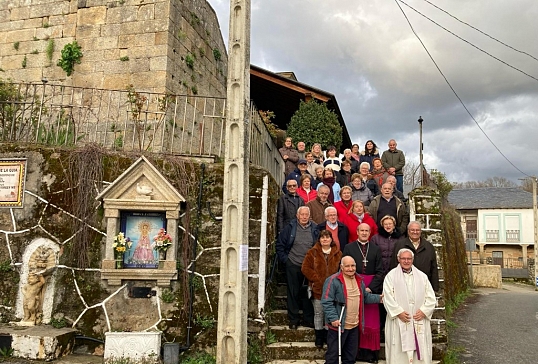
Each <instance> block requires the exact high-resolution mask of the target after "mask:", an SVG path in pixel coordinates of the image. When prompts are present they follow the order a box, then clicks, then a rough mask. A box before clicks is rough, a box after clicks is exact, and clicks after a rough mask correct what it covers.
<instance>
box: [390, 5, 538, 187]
mask: <svg viewBox="0 0 538 364" xmlns="http://www.w3.org/2000/svg"><path fill="white" fill-rule="evenodd" d="M394 1H395V2H396V5H398V8H399V9H400V11H401V12H402V14H403V16H404V17H405V20H406V21H407V24H409V27H410V28H411V31H412V32H413V34H414V35H415V37H417V39H418V41H419V42H420V44H421V45H422V47H423V48H424V50H425V51H426V53H427V54H428V57H430V59H431V61H432V62H433V64H434V65H435V67H436V68H437V70H438V71H439V73H440V74H441V76H442V77H443V78H444V80H445V82H446V84H447V85H448V87H450V89H451V90H452V92H453V93H454V95H455V96H456V98H457V99H458V101H459V102H460V103H461V105H462V106H463V108H464V109H465V111H466V112H467V114H469V116H470V117H471V119H473V121H474V122H475V124H476V126H478V129H480V131H481V132H482V134H484V136H485V137H486V138H487V139H488V140H489V142H490V143H491V145H493V146H494V147H495V149H497V151H498V152H499V153H500V154H501V155H502V156H503V158H504V159H506V161H507V162H508V163H510V164H511V165H512V167H514V168H515V169H516V170H517V171H519V172H520V173H521V174H523V175H525V176H527V177H531V176H530V175H528V174H527V173H525V172H523V171H522V170H521V169H519V168H518V167H517V166H516V165H515V164H514V163H512V161H511V160H510V159H508V157H507V156H506V155H504V153H503V152H502V151H501V150H500V149H499V147H497V145H495V143H494V142H493V140H491V138H490V137H489V136H488V134H487V133H486V132H485V131H484V129H482V127H481V126H480V124H478V121H476V119H475V118H474V116H473V114H471V112H470V111H469V109H468V108H467V106H466V105H465V103H464V102H463V100H462V99H461V98H460V97H459V95H458V93H457V92H456V90H455V89H454V87H452V85H451V84H450V82H449V81H448V79H447V78H446V76H445V74H444V73H443V71H441V68H439V66H438V65H437V62H435V59H433V56H432V55H431V53H430V51H428V48H426V45H425V44H424V42H423V41H422V39H421V38H420V36H419V35H418V34H417V32H416V31H415V28H413V25H412V24H411V21H410V20H409V18H408V17H407V14H406V13H405V11H404V10H403V9H402V7H401V6H400V4H399V2H402V3H403V1H401V0H394ZM404 4H405V3H404ZM406 5H407V4H406Z"/></svg>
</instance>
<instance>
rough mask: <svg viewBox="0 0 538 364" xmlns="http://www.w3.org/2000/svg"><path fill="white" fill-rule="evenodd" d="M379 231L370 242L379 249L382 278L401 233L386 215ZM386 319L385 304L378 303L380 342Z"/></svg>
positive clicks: (388, 269)
mask: <svg viewBox="0 0 538 364" xmlns="http://www.w3.org/2000/svg"><path fill="white" fill-rule="evenodd" d="M379 225H380V226H379V231H378V233H377V234H376V235H374V236H372V238H371V239H370V242H371V243H372V244H375V245H377V246H378V247H379V248H380V249H381V261H382V264H383V279H385V276H386V275H387V273H388V272H389V271H390V268H389V267H390V261H391V259H392V251H393V250H394V244H395V243H396V240H398V239H399V238H400V237H401V236H402V234H401V233H400V231H399V230H398V228H397V227H396V219H395V218H394V217H392V216H389V215H386V216H384V217H383V218H382V219H381V221H379ZM386 319H387V311H386V310H385V306H383V305H382V304H381V305H379V321H380V328H381V342H383V341H384V340H385V339H384V337H385V332H384V329H385V320H386Z"/></svg>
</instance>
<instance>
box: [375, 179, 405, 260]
mask: <svg viewBox="0 0 538 364" xmlns="http://www.w3.org/2000/svg"><path fill="white" fill-rule="evenodd" d="M392 192H393V188H392V185H391V184H390V183H388V182H386V183H383V186H381V195H378V196H376V197H375V198H374V199H373V200H372V202H370V206H368V213H369V214H370V216H372V219H374V221H375V222H376V224H377V225H378V226H379V221H380V220H381V219H382V218H383V217H385V216H386V215H389V216H392V217H394V218H395V219H396V226H397V227H398V229H400V232H401V233H403V234H405V231H406V229H407V224H408V222H409V212H408V211H407V207H406V206H405V204H404V203H403V202H402V200H400V199H399V198H398V197H396V196H394V195H393V193H392ZM396 252H398V251H396ZM396 264H398V263H396ZM391 269H392V268H391Z"/></svg>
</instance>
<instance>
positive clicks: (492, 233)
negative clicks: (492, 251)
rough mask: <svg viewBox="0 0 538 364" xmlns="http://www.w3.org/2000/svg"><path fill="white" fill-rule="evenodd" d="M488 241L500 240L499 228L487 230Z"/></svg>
mask: <svg viewBox="0 0 538 364" xmlns="http://www.w3.org/2000/svg"><path fill="white" fill-rule="evenodd" d="M486 241H487V242H496V241H499V230H486Z"/></svg>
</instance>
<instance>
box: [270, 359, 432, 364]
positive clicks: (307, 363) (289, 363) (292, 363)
mask: <svg viewBox="0 0 538 364" xmlns="http://www.w3.org/2000/svg"><path fill="white" fill-rule="evenodd" d="M355 363H366V362H365V361H357V362H355ZM385 363H386V361H385V360H379V361H378V364H385ZM439 363H440V361H439V360H434V361H432V364H439ZM266 364H325V360H324V359H319V360H301V359H298V360H293V359H292V360H273V361H268V362H266Z"/></svg>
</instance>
